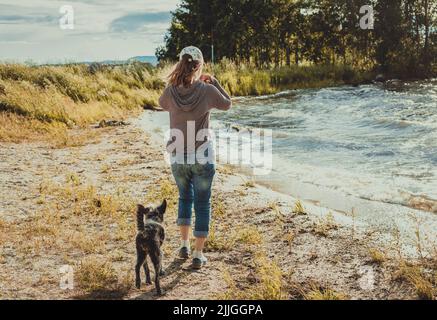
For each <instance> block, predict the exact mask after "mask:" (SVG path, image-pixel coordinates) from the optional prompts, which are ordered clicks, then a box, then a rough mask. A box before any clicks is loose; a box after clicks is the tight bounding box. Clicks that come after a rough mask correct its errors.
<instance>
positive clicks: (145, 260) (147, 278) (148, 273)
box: [143, 255, 152, 284]
mask: <svg viewBox="0 0 437 320" xmlns="http://www.w3.org/2000/svg"><path fill="white" fill-rule="evenodd" d="M143 267H144V273H145V274H146V284H152V280H151V279H150V270H149V265H148V264H147V255H146V259H144V264H143Z"/></svg>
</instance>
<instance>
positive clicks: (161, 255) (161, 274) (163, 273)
mask: <svg viewBox="0 0 437 320" xmlns="http://www.w3.org/2000/svg"><path fill="white" fill-rule="evenodd" d="M159 251H160V253H159V256H160V257H159V259H160V261H161V270H159V275H160V276H165V271H164V267H163V266H162V258H163V254H162V251H161V250H159Z"/></svg>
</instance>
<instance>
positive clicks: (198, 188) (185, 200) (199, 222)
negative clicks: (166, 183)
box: [171, 163, 215, 238]
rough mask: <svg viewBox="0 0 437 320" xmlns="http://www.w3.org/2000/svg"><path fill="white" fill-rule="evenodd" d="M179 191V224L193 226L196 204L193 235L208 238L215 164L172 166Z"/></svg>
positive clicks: (175, 164) (177, 164)
mask: <svg viewBox="0 0 437 320" xmlns="http://www.w3.org/2000/svg"><path fill="white" fill-rule="evenodd" d="M171 169H172V172H173V176H174V178H175V180H176V184H177V186H178V189H179V208H178V219H177V224H178V225H179V226H191V215H192V208H193V204H194V212H195V214H196V221H195V225H194V232H193V235H194V236H195V237H196V238H206V237H207V236H208V232H209V221H210V218H211V186H212V181H213V179H214V174H215V164H213V163H207V164H199V163H195V164H179V163H174V164H172V166H171Z"/></svg>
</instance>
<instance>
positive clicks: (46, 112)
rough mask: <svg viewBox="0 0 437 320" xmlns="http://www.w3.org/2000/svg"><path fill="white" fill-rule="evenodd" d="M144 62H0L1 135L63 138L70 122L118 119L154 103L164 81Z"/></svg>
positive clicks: (3, 137)
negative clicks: (49, 64)
mask: <svg viewBox="0 0 437 320" xmlns="http://www.w3.org/2000/svg"><path fill="white" fill-rule="evenodd" d="M159 71H160V70H158V69H154V68H152V67H150V66H149V65H147V64H140V63H138V64H131V65H126V66H121V67H120V66H115V67H102V66H97V65H91V66H87V65H66V66H39V67H38V66H25V65H19V64H2V65H0V127H1V129H0V140H3V141H5V140H6V141H17V140H20V141H21V140H23V139H33V138H36V137H38V136H40V135H43V136H47V137H50V138H54V139H55V140H59V141H58V142H59V143H61V144H62V143H63V141H65V143H68V141H67V140H68V138H66V131H67V129H68V128H70V127H74V126H80V127H84V126H87V125H89V124H90V123H93V122H97V121H100V120H102V119H107V118H115V119H122V118H125V117H127V116H129V115H132V114H135V113H138V112H139V110H141V107H153V106H156V104H157V99H158V97H159V93H160V91H161V90H162V89H163V88H164V86H165V84H164V82H163V81H162V80H161V75H159Z"/></svg>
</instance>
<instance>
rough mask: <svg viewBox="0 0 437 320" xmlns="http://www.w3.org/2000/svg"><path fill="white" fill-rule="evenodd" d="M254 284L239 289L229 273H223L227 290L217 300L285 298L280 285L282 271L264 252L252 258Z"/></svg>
mask: <svg viewBox="0 0 437 320" xmlns="http://www.w3.org/2000/svg"><path fill="white" fill-rule="evenodd" d="M253 264H254V267H255V269H254V273H255V274H254V276H253V277H254V279H255V283H253V284H250V285H249V287H247V288H240V287H238V286H237V285H236V283H235V280H234V279H233V278H232V276H231V275H230V273H229V272H225V273H224V276H223V278H224V280H225V281H226V283H227V285H228V290H227V291H226V292H225V293H223V294H222V295H220V296H219V297H218V298H219V299H227V300H281V299H284V298H285V295H284V292H283V283H282V278H283V274H282V270H281V269H280V268H279V266H278V265H277V264H276V262H274V261H272V260H271V259H269V258H267V257H266V254H265V253H264V252H262V251H261V252H259V253H257V254H256V255H255V256H254V258H253Z"/></svg>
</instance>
